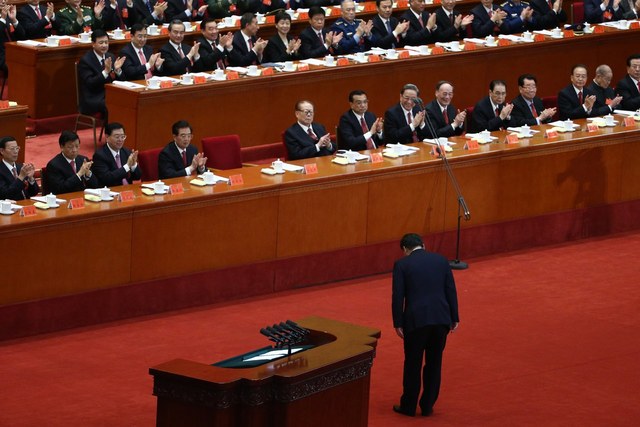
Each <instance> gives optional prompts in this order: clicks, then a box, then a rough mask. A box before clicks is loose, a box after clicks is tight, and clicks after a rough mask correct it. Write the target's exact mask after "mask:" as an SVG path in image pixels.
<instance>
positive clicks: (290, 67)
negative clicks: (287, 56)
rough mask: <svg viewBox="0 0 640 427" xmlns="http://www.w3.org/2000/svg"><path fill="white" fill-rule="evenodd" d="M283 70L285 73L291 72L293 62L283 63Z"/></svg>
mask: <svg viewBox="0 0 640 427" xmlns="http://www.w3.org/2000/svg"><path fill="white" fill-rule="evenodd" d="M284 69H285V70H287V71H293V61H286V62H285V63H284Z"/></svg>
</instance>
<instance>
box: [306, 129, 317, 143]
mask: <svg viewBox="0 0 640 427" xmlns="http://www.w3.org/2000/svg"><path fill="white" fill-rule="evenodd" d="M307 134H308V135H309V137H311V139H313V140H314V141H317V140H318V137H317V136H316V134H315V133H313V130H311V126H309V128H308V129H307Z"/></svg>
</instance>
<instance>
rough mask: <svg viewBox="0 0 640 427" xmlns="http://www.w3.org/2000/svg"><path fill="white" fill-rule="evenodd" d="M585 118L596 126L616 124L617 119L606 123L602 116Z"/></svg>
mask: <svg viewBox="0 0 640 427" xmlns="http://www.w3.org/2000/svg"><path fill="white" fill-rule="evenodd" d="M587 120H588V121H590V122H591V123H595V124H596V125H598V127H606V126H615V125H617V124H618V121H617V120H614V121H613V123H611V124H610V125H609V124H607V119H605V118H604V117H587Z"/></svg>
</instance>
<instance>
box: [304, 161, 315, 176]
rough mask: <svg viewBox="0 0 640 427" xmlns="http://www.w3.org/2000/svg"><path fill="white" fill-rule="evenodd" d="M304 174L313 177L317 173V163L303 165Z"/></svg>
mask: <svg viewBox="0 0 640 427" xmlns="http://www.w3.org/2000/svg"><path fill="white" fill-rule="evenodd" d="M304 173H305V174H307V175H313V174H316V173H318V164H317V163H307V164H306V165H304Z"/></svg>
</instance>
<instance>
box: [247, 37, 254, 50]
mask: <svg viewBox="0 0 640 427" xmlns="http://www.w3.org/2000/svg"><path fill="white" fill-rule="evenodd" d="M247 43H248V44H249V50H251V49H253V40H252V39H249V40H248V42H247Z"/></svg>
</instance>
